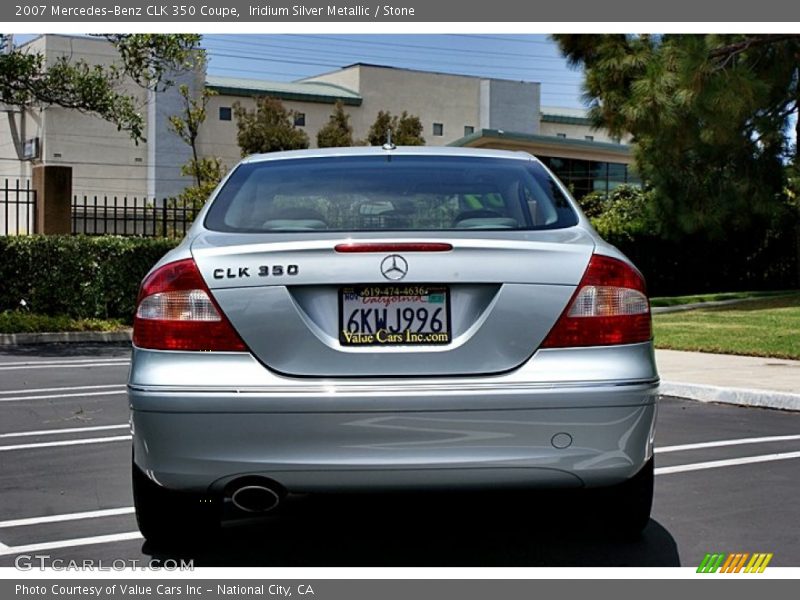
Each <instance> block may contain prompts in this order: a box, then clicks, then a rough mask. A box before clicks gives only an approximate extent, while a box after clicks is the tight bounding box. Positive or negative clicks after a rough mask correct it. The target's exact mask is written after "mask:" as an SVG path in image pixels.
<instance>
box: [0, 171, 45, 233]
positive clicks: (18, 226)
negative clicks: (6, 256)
mask: <svg viewBox="0 0 800 600" xmlns="http://www.w3.org/2000/svg"><path fill="white" fill-rule="evenodd" d="M35 227H36V190H34V189H33V188H31V182H30V180H27V181H24V182H20V180H19V179H13V180H12V179H5V180H4V182H3V188H2V190H0V233H1V234H3V235H25V234H29V233H33V231H34V228H35Z"/></svg>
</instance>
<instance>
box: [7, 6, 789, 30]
mask: <svg viewBox="0 0 800 600" xmlns="http://www.w3.org/2000/svg"><path fill="white" fill-rule="evenodd" d="M381 2H386V3H385V4H384V3H381ZM0 21H2V22H3V24H4V25H5V26H6V28H8V26H9V25H11V26H12V27H13V25H14V24H15V23H20V24H21V23H25V24H26V25H29V24H35V23H82V24H86V23H95V22H96V23H101V22H118V23H126V22H131V23H143V22H144V23H163V22H166V23H170V22H183V23H186V22H209V23H221V22H222V23H270V22H297V23H320V22H369V21H372V22H394V23H402V22H408V23H414V22H440V23H445V22H449V23H454V22H455V23H476V22H482V23H487V22H489V23H491V22H513V23H526V22H527V23H530V22H539V23H556V22H562V23H568V22H576V23H577V22H580V23H610V22H613V23H620V22H622V23H651V22H672V23H675V22H684V23H686V22H703V23H709V24H714V23H743V24H748V25H750V24H752V23H759V22H761V23H764V22H773V23H782V24H784V25H785V26H786V29H794V30H796V29H797V27H794V28H792V27H789V26H788V25H787V24H790V23H795V24H797V23H798V22H800V3H798V2H787V1H786V0H760V1H759V2H757V3H754V2H752V1H749V0H748V1H746V0H725V1H720V0H670V1H669V2H666V1H664V0H605V1H604V2H598V1H597V0H571V1H570V2H553V1H552V0H532V1H530V0H529V1H527V2H525V1H523V2H520V0H492V2H486V1H478V0H361V1H359V0H346V1H338V2H337V1H331V2H325V1H324V0H305V1H304V0H292V1H289V2H286V1H280V0H264V1H260V2H259V1H257V0H221V1H220V0H214V1H212V0H205V1H204V0H200V1H195V0H168V1H167V2H164V3H159V2H156V1H153V0H147V1H143V0H11V1H10V2H8V3H5V2H4V3H2V5H1V6H0ZM751 28H752V27H751Z"/></svg>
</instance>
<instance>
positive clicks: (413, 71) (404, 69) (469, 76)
mask: <svg viewBox="0 0 800 600" xmlns="http://www.w3.org/2000/svg"><path fill="white" fill-rule="evenodd" d="M354 67H371V68H373V69H392V70H395V71H408V72H410V73H428V74H430V75H447V76H450V77H465V78H467V79H477V80H487V81H510V82H513V83H530V84H535V85H542V83H541V82H540V81H527V80H525V79H504V78H500V77H484V76H482V75H466V74H464V73H450V72H447V71H428V70H425V69H412V68H409V67H394V66H391V65H379V64H377V63H367V62H354V63H350V64H349V65H344V66H343V67H339V68H338V69H333V70H332V71H324V72H322V73H319V74H317V75H311V76H310V77H304V78H303V79H298V80H297V81H309V80H314V78H315V77H322V76H323V75H333V74H334V73H339V72H341V71H344V70H345V69H352V68H354Z"/></svg>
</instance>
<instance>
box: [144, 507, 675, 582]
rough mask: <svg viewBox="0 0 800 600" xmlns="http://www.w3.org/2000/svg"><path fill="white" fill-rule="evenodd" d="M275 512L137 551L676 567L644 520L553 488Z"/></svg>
mask: <svg viewBox="0 0 800 600" xmlns="http://www.w3.org/2000/svg"><path fill="white" fill-rule="evenodd" d="M279 511H280V512H278V513H276V514H270V515H269V516H265V517H261V518H258V519H248V520H246V521H239V522H228V523H226V525H225V526H223V528H222V530H221V532H220V533H219V534H218V535H216V536H213V537H211V538H208V539H206V540H204V542H201V543H197V542H196V541H194V542H191V543H188V542H187V544H182V543H180V541H179V540H176V543H175V544H172V545H171V547H169V548H166V547H154V546H153V545H152V544H150V543H149V542H146V543H145V544H144V546H143V548H142V551H143V553H144V554H146V555H150V556H151V557H152V558H154V559H159V560H161V561H162V564H163V561H165V560H167V559H177V560H179V559H184V560H188V559H192V560H193V561H194V566H196V567H200V566H320V567H327V566H350V567H379V566H380V567H392V566H396V567H466V566H468V567H522V566H578V567H582V566H586V567H588V566H595V567H596V566H618V567H628V566H630V567H637V566H648V567H664V566H679V565H680V559H679V556H678V549H677V544H676V543H675V540H674V539H673V538H672V536H671V535H670V534H669V532H668V531H667V530H666V529H664V527H662V526H661V525H660V524H659V523H657V522H656V521H654V520H653V519H651V520H650V522H649V524H648V525H647V527H646V528H645V530H644V532H643V533H642V535H641V536H640V537H638V538H635V539H629V538H625V537H621V536H619V535H617V534H615V532H613V531H608V530H606V529H604V523H603V515H602V514H599V513H597V512H596V511H593V510H592V507H591V506H586V505H585V504H581V503H578V502H575V501H574V497H564V496H563V495H559V494H542V493H538V494H534V493H516V494H510V493H502V494H499V493H495V494H477V493H472V494H457V495H456V494H419V493H417V494H391V495H385V494H384V495H374V494H370V495H358V496H345V495H336V496H328V497H326V496H315V497H309V496H306V497H300V498H293V499H292V501H291V502H287V503H286V505H285V506H283V507H281V508H280V509H279Z"/></svg>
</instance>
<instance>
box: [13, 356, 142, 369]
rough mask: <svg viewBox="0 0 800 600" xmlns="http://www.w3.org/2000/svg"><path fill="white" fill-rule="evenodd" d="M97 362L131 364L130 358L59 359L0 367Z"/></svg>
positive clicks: (31, 361) (15, 363)
mask: <svg viewBox="0 0 800 600" xmlns="http://www.w3.org/2000/svg"><path fill="white" fill-rule="evenodd" d="M97 362H126V363H129V362H131V359H130V358H74V359H71V358H70V359H67V358H59V359H53V360H29V361H27V362H6V363H0V367H25V366H28V365H65V364H66V365H77V364H81V363H97Z"/></svg>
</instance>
